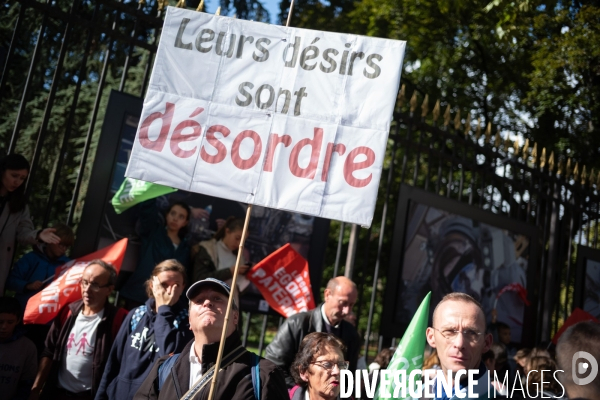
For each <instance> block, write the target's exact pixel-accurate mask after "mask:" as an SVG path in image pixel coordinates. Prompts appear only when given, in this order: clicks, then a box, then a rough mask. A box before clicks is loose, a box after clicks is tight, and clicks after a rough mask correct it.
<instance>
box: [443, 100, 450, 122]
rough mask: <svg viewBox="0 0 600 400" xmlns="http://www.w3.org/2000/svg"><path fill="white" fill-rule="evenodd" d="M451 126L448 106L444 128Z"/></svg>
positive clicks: (448, 106)
mask: <svg viewBox="0 0 600 400" xmlns="http://www.w3.org/2000/svg"><path fill="white" fill-rule="evenodd" d="M448 125H450V104H448V105H447V106H446V111H444V126H445V127H447V126H448Z"/></svg>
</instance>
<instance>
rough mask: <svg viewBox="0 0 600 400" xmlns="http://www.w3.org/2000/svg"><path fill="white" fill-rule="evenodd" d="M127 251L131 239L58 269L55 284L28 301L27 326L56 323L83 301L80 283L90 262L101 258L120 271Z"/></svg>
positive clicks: (24, 318)
mask: <svg viewBox="0 0 600 400" xmlns="http://www.w3.org/2000/svg"><path fill="white" fill-rule="evenodd" d="M126 248H127V238H125V239H121V240H119V241H118V242H117V243H114V244H111V245H110V246H107V247H105V248H103V249H100V250H98V251H96V252H94V253H92V254H88V255H87V256H83V257H80V258H76V259H75V260H71V261H69V262H68V263H66V264H64V265H61V266H60V267H57V268H56V272H55V273H54V280H53V281H52V283H51V284H50V285H48V286H47V287H45V288H44V289H43V290H42V291H41V292H39V293H37V294H36V295H35V296H33V297H31V298H30V299H29V301H28V302H27V307H26V308H25V316H24V317H23V323H25V324H45V323H48V322H50V321H52V319H54V317H56V316H57V315H58V312H59V311H60V310H61V308H62V307H63V306H65V305H66V304H69V303H72V302H74V301H76V300H79V299H81V290H80V286H79V281H80V279H81V275H82V274H83V270H84V269H85V267H87V265H88V264H89V263H90V261H92V260H95V259H97V258H100V259H102V260H104V261H106V262H108V263H111V264H112V265H114V267H115V268H116V269H117V272H119V270H120V269H121V264H122V263H123V258H124V257H125V249H126Z"/></svg>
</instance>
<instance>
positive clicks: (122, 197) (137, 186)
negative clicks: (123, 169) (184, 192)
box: [111, 178, 177, 214]
mask: <svg viewBox="0 0 600 400" xmlns="http://www.w3.org/2000/svg"><path fill="white" fill-rule="evenodd" d="M176 191H177V189H173V188H170V187H166V186H162V185H157V184H155V183H150V182H144V181H139V180H137V179H132V178H125V180H124V181H123V183H122V184H121V187H120V188H119V190H117V193H115V195H114V197H113V198H112V200H111V203H112V205H113V207H114V208H115V212H116V213H117V214H121V213H122V212H123V211H125V210H127V209H128V208H131V207H133V206H135V205H136V204H138V203H141V202H142V201H146V200H150V199H153V198H155V197H158V196H162V195H163V194H167V193H173V192H176Z"/></svg>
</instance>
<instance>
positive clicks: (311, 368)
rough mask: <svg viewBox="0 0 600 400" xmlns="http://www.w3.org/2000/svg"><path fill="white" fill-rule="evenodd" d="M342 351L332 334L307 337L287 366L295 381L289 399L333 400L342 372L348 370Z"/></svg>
mask: <svg viewBox="0 0 600 400" xmlns="http://www.w3.org/2000/svg"><path fill="white" fill-rule="evenodd" d="M344 349H345V346H344V344H343V343H342V341H341V340H340V339H338V338H337V337H335V336H334V335H332V334H331V333H325V332H313V333H311V334H308V335H306V336H305V337H304V339H302V343H300V349H298V353H297V354H296V359H295V360H294V362H293V363H292V366H291V367H290V373H291V374H292V378H294V381H295V382H296V386H294V387H293V388H292V389H290V399H291V400H305V399H308V400H332V399H335V398H336V397H337V395H338V394H339V393H340V375H341V370H343V369H348V361H344Z"/></svg>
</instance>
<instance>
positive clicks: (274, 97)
mask: <svg viewBox="0 0 600 400" xmlns="http://www.w3.org/2000/svg"><path fill="white" fill-rule="evenodd" d="M405 44H406V43H405V42H402V41H396V40H386V39H377V38H369V37H364V36H357V35H347V34H339V33H329V32H319V31H311V30H305V29H297V28H286V27H282V26H276V25H268V24H263V23H258V22H250V21H242V20H238V19H234V18H227V17H220V16H214V15H209V14H205V13H199V12H195V11H189V10H183V9H178V8H172V7H169V8H168V11H167V15H166V18H165V24H164V27H163V31H162V34H161V39H160V43H159V46H158V52H157V56H156V62H155V64H154V69H153V72H152V77H151V79H150V85H149V88H148V93H147V95H146V98H145V100H144V108H143V111H142V117H141V119H140V124H139V127H138V132H137V136H136V139H135V143H134V145H133V151H132V154H131V157H130V160H129V166H128V168H127V173H126V176H128V177H131V178H135V179H140V180H144V181H148V182H153V183H158V184H162V185H165V186H169V187H175V188H178V189H183V190H187V191H192V192H197V193H203V194H207V195H210V196H215V197H222V198H226V199H230V200H234V201H240V202H244V203H249V204H256V205H260V206H265V207H271V208H276V209H282V210H289V211H295V212H300V213H304V214H308V215H314V216H320V217H325V218H332V219H337V220H342V221H347V222H352V223H358V224H361V225H370V224H371V220H372V218H373V211H374V208H375V199H376V196H377V188H378V184H379V178H380V175H381V169H382V164H383V159H384V156H385V148H386V144H387V139H388V133H389V128H390V122H391V120H392V113H393V108H394V104H395V100H396V94H397V92H398V86H399V84H400V72H401V69H402V60H403V57H404V48H405Z"/></svg>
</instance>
